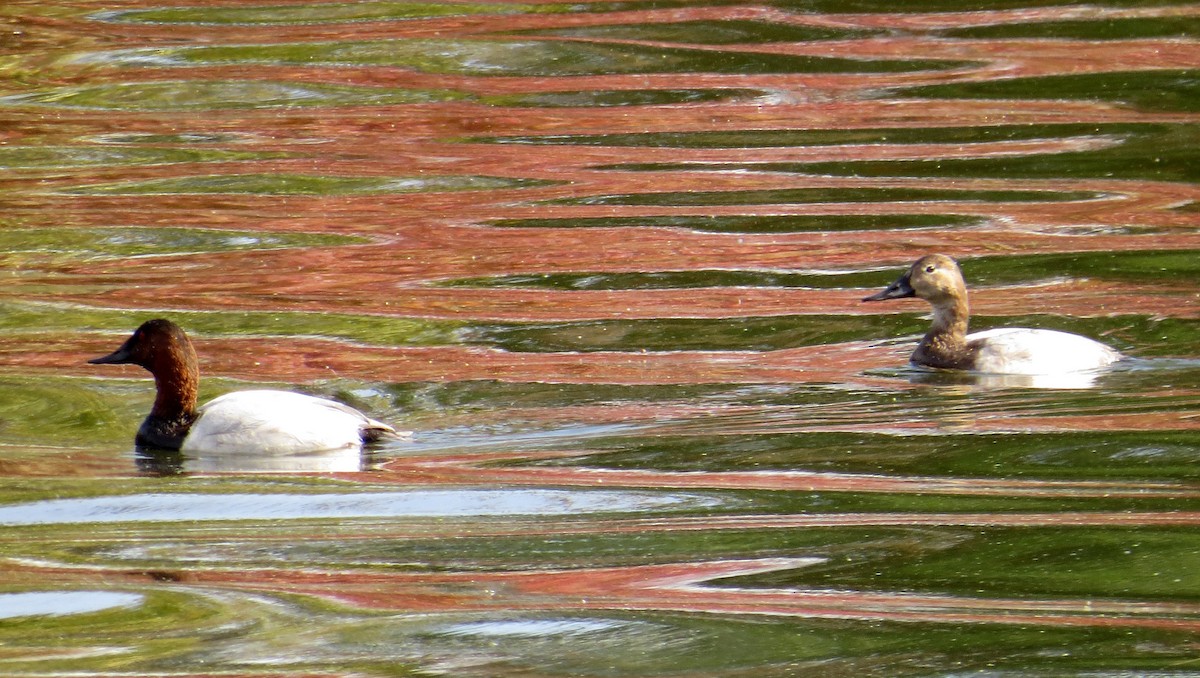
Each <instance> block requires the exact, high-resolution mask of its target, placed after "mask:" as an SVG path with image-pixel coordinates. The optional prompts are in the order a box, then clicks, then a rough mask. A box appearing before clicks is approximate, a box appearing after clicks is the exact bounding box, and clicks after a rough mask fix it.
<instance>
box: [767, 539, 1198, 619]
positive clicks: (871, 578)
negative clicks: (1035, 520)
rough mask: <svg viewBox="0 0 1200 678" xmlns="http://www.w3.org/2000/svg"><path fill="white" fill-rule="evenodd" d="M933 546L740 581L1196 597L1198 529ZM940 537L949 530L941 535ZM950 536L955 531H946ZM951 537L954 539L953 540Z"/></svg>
mask: <svg viewBox="0 0 1200 678" xmlns="http://www.w3.org/2000/svg"><path fill="white" fill-rule="evenodd" d="M942 532H943V533H944V536H945V537H948V539H946V540H945V541H943V543H942V544H938V545H937V546H936V547H935V548H917V549H915V550H914V549H912V548H911V547H910V548H897V549H893V550H892V552H891V553H888V552H886V551H885V552H877V553H872V554H870V555H866V556H865V557H863V556H861V555H860V557H856V558H843V559H837V560H831V561H830V562H829V563H828V564H823V565H817V566H814V567H811V568H805V569H802V570H791V571H788V572H785V573H772V574H768V575H760V576H755V577H748V578H746V580H748V581H749V582H753V583H754V584H756V585H760V586H764V585H765V586H817V587H834V588H839V589H841V588H849V589H853V590H860V591H861V590H870V589H875V590H879V589H884V590H909V591H914V590H915V591H937V592H945V593H952V594H959V595H966V596H980V595H982V596H996V597H1008V596H1012V595H1014V592H1020V593H1019V595H1020V596H1082V597H1086V598H1094V597H1096V596H1097V594H1098V593H1099V592H1102V593H1099V595H1100V596H1101V597H1111V598H1124V597H1136V598H1142V599H1158V600H1176V601H1186V600H1196V599H1197V598H1200V570H1198V569H1197V568H1196V567H1195V559H1196V554H1197V553H1200V534H1197V533H1196V532H1195V530H1191V529H1188V528H1157V527H1147V526H1140V527H1136V528H1126V527H1044V528H1034V527H1025V528H985V529H971V530H967V529H962V530H954V529H952V528H950V529H946V530H942ZM946 533H949V534H946ZM955 533H956V534H955ZM951 535H955V536H957V538H953V537H952V536H951Z"/></svg>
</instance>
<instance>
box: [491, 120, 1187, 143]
mask: <svg viewBox="0 0 1200 678" xmlns="http://www.w3.org/2000/svg"><path fill="white" fill-rule="evenodd" d="M1180 133H1183V134H1188V133H1191V134H1194V133H1195V132H1194V126H1192V125H1169V124H1167V125H1163V124H1152V125H1145V124H1080V123H1071V124H1055V125H1045V124H1041V125H988V126H983V127H970V126H968V127H937V128H929V127H920V128H906V127H883V128H864V129H767V130H757V129H748V130H722V131H705V132H629V133H620V134H553V135H539V136H510V137H476V138H472V139H471V141H473V142H476V143H501V144H527V145H552V146H558V145H563V146H629V147H635V148H780V147H784V148H786V147H806V146H841V145H846V144H862V145H866V144H973V143H988V142H997V141H1029V140H1040V139H1069V138H1074V137H1078V138H1080V139H1087V138H1093V137H1095V136H1097V135H1113V136H1117V135H1120V136H1124V135H1133V134H1144V135H1147V136H1150V137H1152V138H1153V141H1155V142H1159V143H1161V142H1162V141H1168V140H1170V136H1171V135H1174V134H1180ZM1164 137H1166V138H1165V139H1164Z"/></svg>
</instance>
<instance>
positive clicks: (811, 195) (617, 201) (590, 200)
mask: <svg viewBox="0 0 1200 678" xmlns="http://www.w3.org/2000/svg"><path fill="white" fill-rule="evenodd" d="M634 169H642V168H640V167H635V168H634ZM646 169H650V170H654V169H656V167H649V168H646ZM1099 197H1101V194H1099V193H1094V192H1091V191H1053V190H1044V191H1022V190H969V189H950V188H946V189H939V188H871V187H867V188H774V189H749V190H729V191H687V192H663V193H626V194H622V195H596V196H584V197H579V198H560V199H557V200H548V201H546V202H545V203H544V204H547V205H631V206H632V205H642V206H658V207H708V206H715V205H773V204H782V205H802V204H809V203H845V202H852V203H853V202H930V201H938V202H949V201H968V200H977V201H982V202H1055V201H1064V202H1065V201H1074V200H1094V199H1096V198H1099Z"/></svg>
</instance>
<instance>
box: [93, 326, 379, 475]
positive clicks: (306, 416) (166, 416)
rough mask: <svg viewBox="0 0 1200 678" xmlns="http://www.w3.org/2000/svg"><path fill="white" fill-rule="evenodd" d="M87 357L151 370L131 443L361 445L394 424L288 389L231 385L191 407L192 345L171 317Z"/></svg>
mask: <svg viewBox="0 0 1200 678" xmlns="http://www.w3.org/2000/svg"><path fill="white" fill-rule="evenodd" d="M88 362H90V363H93V364H97V365H107V364H133V365H138V366H140V367H144V368H146V369H147V370H149V371H150V373H151V374H153V375H154V384H155V387H156V388H157V390H158V395H157V397H156V398H155V399H154V407H153V408H152V409H151V410H150V416H148V417H146V420H145V421H143V422H142V426H141V428H139V429H138V433H137V438H136V439H135V441H136V444H137V445H138V446H140V447H153V448H160V449H168V450H182V451H183V452H194V453H201V454H223V453H230V452H261V453H275V454H289V453H290V454H302V453H306V452H318V451H332V450H338V449H345V448H355V447H361V446H362V444H363V443H364V442H373V441H375V440H379V439H380V438H384V437H391V436H395V435H396V431H395V429H393V428H392V427H391V426H388V425H387V424H384V423H382V422H378V421H375V420H373V419H368V418H367V417H366V416H365V415H364V414H362V413H361V412H359V411H358V410H355V409H353V408H350V407H347V406H346V405H343V404H341V403H337V402H334V401H332V400H325V399H324V398H314V397H313V396H308V395H303V394H300V393H292V392H289V391H266V390H259V391H236V392H234V393H227V394H225V395H223V396H220V397H218V398H216V399H214V400H212V401H210V402H208V403H206V404H205V405H204V406H203V407H200V408H199V409H197V407H196V389H197V386H198V385H199V382H200V368H199V363H198V361H197V360H196V349H195V348H193V347H192V342H191V340H190V339H188V337H187V335H186V334H184V332H183V330H182V329H181V328H180V327H179V326H178V325H176V324H175V323H173V322H171V321H169V320H150V321H147V322H145V323H143V324H142V326H141V327H139V328H137V331H135V332H134V333H133V336H131V337H130V338H129V339H128V340H127V341H126V342H125V343H124V344H123V345H122V346H121V347H120V348H118V349H117V350H116V351H114V352H112V353H111V354H109V355H106V356H104V357H102V358H95V359H93V360H89V361H88Z"/></svg>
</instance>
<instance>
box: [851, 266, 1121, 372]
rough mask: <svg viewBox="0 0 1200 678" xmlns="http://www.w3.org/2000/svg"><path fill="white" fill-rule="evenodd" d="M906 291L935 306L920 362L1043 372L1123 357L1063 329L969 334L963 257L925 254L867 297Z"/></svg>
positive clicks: (889, 296) (1082, 368)
mask: <svg viewBox="0 0 1200 678" xmlns="http://www.w3.org/2000/svg"><path fill="white" fill-rule="evenodd" d="M906 297H917V298H919V299H924V300H925V301H927V302H929V304H930V305H931V306H933V326H932V327H931V328H930V330H929V332H928V333H927V334H926V335H925V336H924V337H923V338H922V339H921V343H919V344H918V345H917V349H916V351H914V352H913V354H912V358H911V361H912V363H913V364H915V365H923V366H925V367H935V368H944V369H955V370H973V371H976V372H983V373H988V374H1028V375H1043V374H1062V373H1068V372H1080V371H1086V370H1095V369H1099V368H1102V367H1105V366H1107V365H1110V364H1112V363H1114V362H1116V361H1118V360H1120V359H1121V354H1120V353H1118V352H1117V351H1115V350H1113V349H1112V348H1109V347H1108V346H1105V345H1104V344H1102V343H1100V342H1098V341H1093V340H1092V339H1088V338H1087V337H1081V336H1079V335H1078V334H1071V333H1069V332H1059V331H1057V330H1042V329H1030V328H1025V327H1004V328H998V329H992V330H986V331H983V332H975V333H973V334H967V321H968V319H969V316H970V307H969V306H968V304H967V286H966V283H965V282H964V281H963V276H962V271H961V270H960V269H959V267H958V262H956V261H954V259H951V258H950V257H948V256H946V255H944V254H930V255H926V256H924V257H921V258H920V259H918V260H917V261H916V263H914V264H913V265H912V266H911V267H909V269H908V272H906V273H905V274H904V275H902V276H900V279H899V280H897V281H896V282H894V283H892V284H891V285H889V286H888V287H887V288H886V289H884V290H883V291H882V292H879V293H877V294H872V295H871V296H869V297H866V298H865V299H863V301H882V300H885V299H903V298H906Z"/></svg>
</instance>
